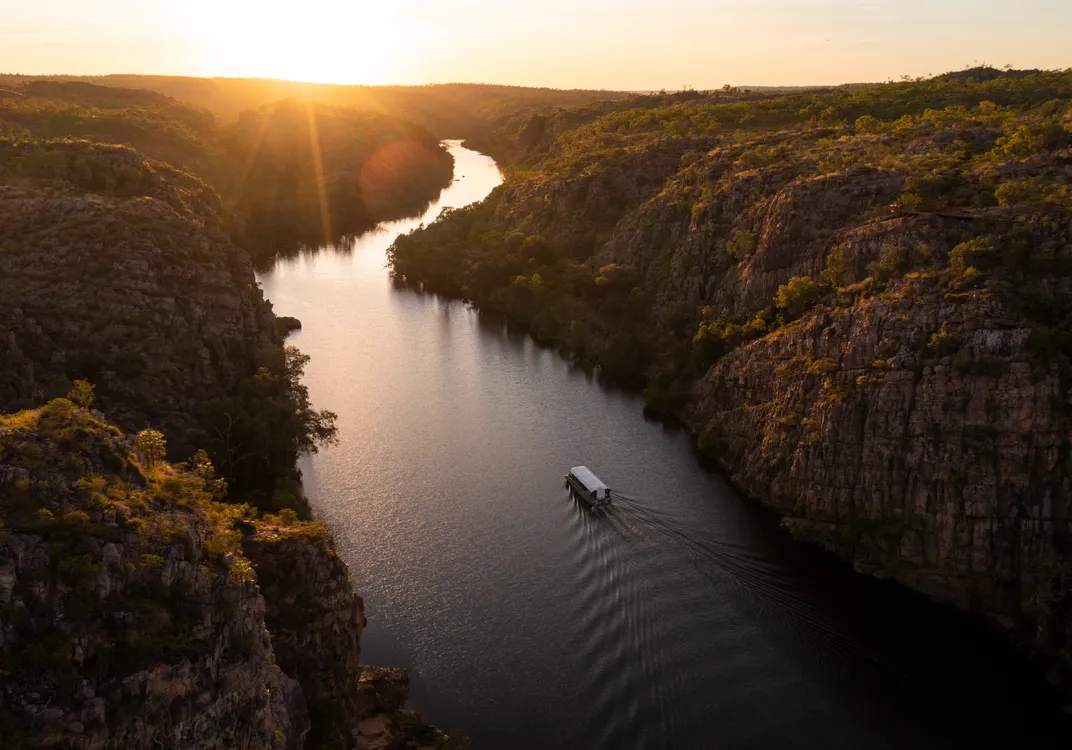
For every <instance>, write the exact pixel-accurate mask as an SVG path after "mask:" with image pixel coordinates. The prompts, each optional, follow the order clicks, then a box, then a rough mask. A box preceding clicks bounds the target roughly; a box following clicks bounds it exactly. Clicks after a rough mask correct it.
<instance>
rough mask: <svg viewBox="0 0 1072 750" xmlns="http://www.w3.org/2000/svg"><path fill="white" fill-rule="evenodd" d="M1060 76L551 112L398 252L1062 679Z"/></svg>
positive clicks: (1067, 285)
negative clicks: (472, 200) (482, 188)
mask: <svg viewBox="0 0 1072 750" xmlns="http://www.w3.org/2000/svg"><path fill="white" fill-rule="evenodd" d="M1070 86H1072V77H1070V76H1069V74H1068V73H1066V72H1052V73H1039V74H1037V75H1034V74H1025V76H1010V77H1008V78H1000V79H999V78H995V77H993V76H989V75H987V76H982V77H980V78H973V77H969V79H965V80H962V79H961V77H958V76H951V77H946V78H944V79H938V80H936V81H933V82H917V83H905V84H903V85H892V86H876V87H872V88H868V89H863V90H860V91H858V92H856V93H853V94H846V93H845V92H816V93H814V94H810V95H806V96H802V97H794V96H788V97H782V98H778V99H772V100H758V99H753V100H750V101H741V102H732V103H720V102H717V101H714V100H709V101H700V102H696V103H688V102H679V103H675V104H673V105H672V106H658V107H654V108H651V109H645V108H642V107H640V108H637V109H634V110H630V111H628V112H620V113H619V112H613V113H607V114H606V115H604V116H603V117H600V118H599V119H595V120H594V121H590V122H586V123H585V124H583V125H582V126H580V127H577V128H575V129H573V130H565V131H556V130H555V128H554V127H553V126H554V122H556V121H558V119H559V118H550V119H549V120H548V124H549V127H550V129H545V130H544V131H543V132H541V133H540V138H539V141H540V146H539V148H538V149H536V150H535V151H533V152H532V153H531V154H529V155H528V156H527V157H526V159H527V161H525V162H523V163H524V165H525V166H526V167H527V171H525V172H523V173H520V172H519V173H516V174H513V175H511V176H510V177H511V179H508V181H507V183H506V184H505V185H504V186H503V187H501V188H499V189H498V190H496V191H495V192H494V193H493V194H492V195H491V196H490V197H489V199H488V200H487V201H486V202H485V203H484V204H482V205H480V206H475V207H471V208H469V209H465V210H463V211H458V212H452V213H451V214H449V215H447V216H445V217H443V218H442V219H441V220H440V221H438V222H436V223H435V224H433V225H431V226H429V227H426V228H424V229H422V230H421V231H419V232H415V233H414V234H412V235H409V236H406V237H400V238H399V239H398V240H397V241H396V243H395V244H394V246H393V247H392V249H391V250H390V257H391V261H392V264H393V268H394V272H395V274H396V276H397V277H399V278H400V279H402V280H404V281H406V282H409V283H414V284H418V285H421V286H423V287H424V288H425V289H427V290H430V291H434V292H437V293H444V294H450V295H456V296H461V297H465V298H467V299H469V300H472V301H473V302H475V303H477V304H479V305H480V306H482V307H484V308H488V309H493V310H496V311H499V312H502V313H505V314H506V315H509V316H510V317H512V318H513V319H515V320H517V321H519V322H520V323H522V324H523V325H525V326H527V327H528V328H529V330H530V331H531V332H532V333H533V335H535V336H536V337H538V338H540V339H541V340H544V341H548V342H552V343H555V344H557V345H558V346H559V347H560V348H561V349H563V350H564V351H566V352H568V353H569V354H570V355H572V356H575V357H577V358H579V359H582V360H585V361H587V362H590V363H593V364H598V365H600V366H601V368H602V370H603V372H604V373H605V374H607V375H609V376H610V377H612V378H614V379H617V380H619V381H624V382H628V383H636V384H641V385H643V386H645V390H644V394H645V398H646V401H647V404H648V406H649V407H650V408H651V409H652V410H653V411H655V412H656V413H658V414H661V415H664V416H669V417H674V418H677V419H680V420H681V421H683V422H685V423H686V424H687V425H689V427H691V428H692V429H693V430H694V431H695V433H696V434H697V436H698V437H699V439H700V445H701V448H702V449H703V451H704V452H705V453H706V454H707V455H708V456H710V457H711V458H712V459H713V460H715V461H717V462H718V463H719V464H720V465H721V466H722V467H723V469H725V471H726V472H727V473H728V474H729V476H730V477H731V478H732V479H733V480H734V482H735V483H736V484H737V485H738V486H739V487H740V488H741V489H742V490H744V491H745V492H746V493H748V494H749V495H751V496H752V497H754V498H756V499H757V500H759V501H761V502H763V503H765V504H767V505H769V506H770V507H772V508H774V509H776V510H777V511H778V512H779V513H781V514H782V515H783V516H785V517H786V519H787V520H786V525H787V526H789V527H790V529H791V530H792V531H793V532H794V533H795V534H796V535H797V536H798V537H799V538H801V539H807V540H811V541H814V542H816V543H818V544H821V545H823V546H824V547H826V548H827V549H829V550H831V551H832V552H834V553H835V554H838V555H840V556H842V557H844V558H845V559H847V560H850V561H852V562H853V564H854V565H855V566H856V567H857V569H859V570H861V571H865V572H869V573H873V574H876V575H881V576H885V577H892V578H896V579H897V580H899V581H901V582H902V583H904V584H906V585H907V586H910V587H911V588H913V589H915V590H917V591H920V592H923V593H925V594H927V595H929V596H932V597H934V598H935V599H938V600H940V601H943V602H946V603H949V604H952V605H955V606H958V607H960V608H962V609H966V610H970V611H973V612H976V613H979V614H980V615H983V616H984V617H986V618H988V619H989V620H990V621H991V622H994V623H997V624H999V625H1000V626H1001V627H1003V628H1006V629H1008V630H1011V631H1015V632H1016V635H1017V637H1019V638H1021V639H1022V642H1024V643H1030V644H1031V647H1032V648H1035V649H1037V650H1038V651H1039V652H1040V653H1043V654H1045V658H1046V661H1047V663H1048V665H1050V666H1052V667H1053V668H1054V670H1053V674H1052V676H1053V677H1054V678H1055V679H1056V680H1059V681H1062V682H1064V683H1065V684H1066V685H1072V659H1069V653H1070V648H1069V644H1070V643H1072V584H1070V582H1072V527H1070V514H1072V506H1070V503H1072V500H1070V498H1072V486H1070V485H1069V480H1068V479H1067V477H1068V476H1069V472H1070V469H1072V465H1070V456H1072V390H1070V388H1072V274H1070V272H1069V269H1070V268H1072V265H1070V261H1072V213H1070V209H1072V203H1070V200H1069V197H1070V193H1069V189H1068V186H1069V184H1072V150H1070V147H1072V109H1069V106H1068V103H1067V92H1068V91H1069V90H1070ZM1013 91H1015V92H1016V98H1015V100H1014V99H1013V98H1011V97H1009V96H1007V94H1010V93H1011V92H1013ZM533 127H534V128H535V127H536V126H533ZM523 132H524V131H523V130H522V129H520V126H519V127H518V128H514V131H513V134H514V135H515V136H519V135H520V134H521V133H523ZM533 135H535V134H534V133H533ZM515 140H516V138H515ZM533 140H535V138H533ZM676 148H680V149H681V150H680V151H675V149H676Z"/></svg>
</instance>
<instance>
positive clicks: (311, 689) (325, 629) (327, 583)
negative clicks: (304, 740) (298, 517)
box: [243, 521, 367, 750]
mask: <svg viewBox="0 0 1072 750" xmlns="http://www.w3.org/2000/svg"><path fill="white" fill-rule="evenodd" d="M243 549H244V550H245V553H246V554H247V555H248V556H249V558H250V559H251V560H252V561H253V565H254V568H255V569H256V571H257V581H258V583H259V584H260V586H261V591H262V592H263V593H264V597H265V599H266V600H267V602H268V610H267V613H266V622H267V625H268V629H269V630H270V631H271V633H272V643H273V646H274V648H275V654H276V660H277V663H278V664H279V666H280V667H282V669H283V671H284V672H286V673H287V674H288V675H290V676H292V677H294V678H295V679H297V680H298V682H299V683H301V686H302V689H303V690H304V692H305V695H306V698H307V700H308V704H309V714H310V717H311V718H312V722H313V729H312V731H311V732H310V735H309V744H308V747H311V748H325V749H328V748H339V749H340V750H345V749H346V748H349V747H352V745H353V735H354V733H355V731H356V727H357V725H358V723H359V722H360V721H361V720H362V719H364V718H365V714H366V712H367V709H366V706H365V705H364V703H363V701H362V700H361V693H360V691H359V685H360V680H361V658H360V657H361V632H362V630H364V627H365V611H364V607H363V605H362V602H361V598H360V597H359V596H357V595H356V594H355V593H354V586H353V581H352V579H351V577H350V571H349V569H348V568H347V567H346V564H345V563H343V561H342V560H340V559H339V557H338V555H337V554H335V549H334V547H333V544H332V540H331V536H330V534H328V532H327V530H326V529H325V528H324V527H323V526H321V525H320V524H304V523H301V522H296V523H292V524H290V525H285V524H280V523H271V522H270V521H258V522H257V523H256V532H255V533H254V534H253V535H250V536H247V537H246V540H245V542H244V543H243Z"/></svg>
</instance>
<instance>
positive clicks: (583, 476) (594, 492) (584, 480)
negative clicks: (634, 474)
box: [566, 466, 610, 505]
mask: <svg viewBox="0 0 1072 750" xmlns="http://www.w3.org/2000/svg"><path fill="white" fill-rule="evenodd" d="M566 481H567V482H569V485H570V487H572V488H573V490H574V491H575V492H576V493H577V494H578V495H580V496H581V497H582V498H584V499H585V500H587V501H588V502H590V503H591V504H592V505H604V504H607V503H609V502H610V488H608V487H607V485H605V484H603V482H601V481H600V479H599V477H597V476H596V475H595V474H593V473H592V472H591V470H590V469H589V468H588V467H587V466H574V467H573V468H572V469H570V470H569V474H567V475H566Z"/></svg>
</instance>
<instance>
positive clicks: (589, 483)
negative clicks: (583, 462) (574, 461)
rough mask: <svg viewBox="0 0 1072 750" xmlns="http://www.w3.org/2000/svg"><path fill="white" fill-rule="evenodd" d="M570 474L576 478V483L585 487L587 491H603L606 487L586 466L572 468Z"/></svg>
mask: <svg viewBox="0 0 1072 750" xmlns="http://www.w3.org/2000/svg"><path fill="white" fill-rule="evenodd" d="M570 474H572V475H573V476H575V477H576V478H577V481H578V482H580V483H581V484H583V485H584V486H585V487H587V488H588V489H589V490H592V491H595V490H605V489H607V485H605V484H603V482H601V481H600V480H599V477H597V476H596V475H595V474H593V473H592V471H591V470H590V469H589V468H588V467H587V466H574V467H573V468H572V469H570Z"/></svg>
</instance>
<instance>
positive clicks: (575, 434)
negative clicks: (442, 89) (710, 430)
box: [262, 144, 1062, 750]
mask: <svg viewBox="0 0 1072 750" xmlns="http://www.w3.org/2000/svg"><path fill="white" fill-rule="evenodd" d="M452 148H453V149H454V153H455V156H456V159H457V164H458V169H459V173H460V174H465V175H466V179H464V180H461V181H459V182H456V183H455V184H454V185H452V186H451V187H450V188H448V189H447V190H446V191H445V192H444V194H443V196H442V202H441V204H439V205H437V206H433V207H431V208H430V209H429V211H428V212H427V213H426V214H425V215H424V216H423V217H420V218H415V219H412V220H408V221H402V222H394V223H392V224H390V225H388V226H386V227H385V228H384V231H383V232H380V233H376V234H374V235H365V236H363V237H361V238H358V239H357V240H356V242H355V243H354V244H353V245H352V246H350V247H349V249H348V251H347V252H343V253H336V252H322V253H316V254H304V255H300V256H297V257H295V258H293V259H290V260H286V261H282V262H280V263H279V264H277V265H276V266H275V268H274V269H273V271H272V272H271V273H267V274H265V275H264V276H263V277H262V280H263V285H264V288H265V291H266V293H267V295H268V296H269V298H271V299H272V301H273V302H274V303H275V305H276V309H277V310H278V311H279V312H280V313H281V314H287V315H295V316H297V317H298V318H300V319H301V320H302V322H303V324H304V327H303V329H302V330H301V331H300V332H299V333H298V334H296V336H295V341H296V343H297V344H298V346H299V347H301V348H302V349H303V350H305V351H306V352H307V353H309V354H310V355H312V362H311V363H310V365H309V368H308V371H307V382H308V385H309V388H310V391H311V394H312V397H313V400H314V402H315V403H316V404H317V406H319V407H323V408H328V409H331V410H333V411H335V412H337V413H338V414H339V423H340V427H341V442H340V445H339V446H338V447H336V448H333V449H331V450H328V451H325V452H323V453H321V454H319V455H317V456H315V457H314V458H312V459H311V460H307V461H305V462H304V463H303V467H302V468H303V471H304V473H305V480H306V488H307V491H308V492H309V494H310V497H311V499H312V501H313V504H314V507H315V509H316V512H317V513H318V515H319V516H320V518H322V519H323V520H324V521H325V522H326V523H327V524H328V525H329V526H330V527H331V528H332V529H333V530H334V531H335V533H336V535H337V539H338V543H339V549H340V553H341V554H342V555H343V557H344V558H345V559H346V561H347V562H348V563H349V564H350V566H351V568H352V569H353V571H354V576H355V581H356V586H357V589H358V591H359V592H360V593H361V594H362V595H363V596H364V598H365V602H366V607H367V610H368V618H369V628H368V630H367V631H366V634H365V637H364V640H363V647H364V657H365V658H366V659H367V660H369V661H370V662H374V663H384V664H394V665H401V666H406V667H409V668H410V669H411V670H412V672H413V680H414V696H415V699H416V702H417V705H418V706H420V707H421V708H423V709H424V710H425V711H426V712H427V714H428V715H429V717H430V718H431V719H432V720H434V721H435V722H437V723H439V724H440V725H442V726H445V727H455V726H460V727H463V728H464V729H465V730H466V732H467V733H469V734H470V735H471V736H472V737H473V739H474V740H475V746H476V747H477V748H478V749H479V748H490V749H492V750H496V749H497V748H507V747H509V748H519V749H524V748H533V749H535V748H540V749H541V750H543V749H544V748H548V747H562V748H585V749H586V750H587V749H600V748H606V749H607V750H611V749H612V748H613V749H614V750H620V749H626V750H627V749H629V748H637V749H640V748H645V749H646V748H662V747H667V748H671V747H672V748H709V747H710V748H737V747H740V748H756V747H758V748H764V747H822V748H854V749H855V748H926V747H934V748H951V747H972V748H986V747H1002V748H1004V747H1049V746H1054V747H1056V746H1060V743H1059V742H1058V739H1055V738H1060V737H1061V735H1060V731H1062V729H1061V727H1059V726H1058V725H1057V723H1056V720H1055V711H1054V708H1053V701H1052V696H1051V695H1050V694H1049V693H1047V692H1046V691H1045V690H1043V689H1042V687H1041V685H1040V682H1039V680H1038V679H1037V674H1036V672H1035V671H1034V670H1033V668H1032V667H1031V666H1030V665H1029V664H1027V663H1026V661H1025V660H1024V659H1023V658H1022V656H1021V655H1019V654H1016V653H1014V652H1012V651H1011V650H1010V649H1009V648H1007V647H1006V645H1005V644H1004V643H1003V642H1002V641H1000V640H998V639H996V638H991V637H989V636H988V635H986V634H985V633H982V632H981V631H980V630H979V629H978V628H977V627H975V626H974V624H972V623H971V622H969V621H968V620H966V619H965V618H962V617H960V616H959V615H958V614H957V613H954V612H950V611H948V610H945V609H942V608H938V607H935V606H932V605H930V604H928V603H927V602H925V601H922V600H921V599H920V598H919V597H916V596H912V595H909V594H908V593H907V592H905V591H903V590H901V589H899V588H898V587H896V586H894V585H892V584H885V583H882V582H879V581H875V580H873V579H868V578H864V577H862V576H857V575H855V574H853V573H852V572H851V571H850V570H849V569H848V568H847V567H845V566H843V565H841V564H838V563H836V562H835V561H833V560H831V559H830V558H828V557H827V556H825V555H824V554H822V553H821V552H819V551H818V550H816V549H814V548H812V547H808V546H805V545H800V544H797V543H796V542H794V541H793V540H792V539H790V538H789V537H788V535H786V534H784V533H783V532H781V531H780V530H779V529H778V527H777V523H776V519H775V518H774V517H773V516H772V515H771V514H770V513H768V512H767V511H765V510H763V509H762V508H760V507H759V506H757V505H756V504H754V503H751V502H748V501H746V500H744V499H742V498H741V497H740V496H739V495H737V494H736V493H735V492H734V491H732V490H731V489H730V488H729V487H728V486H727V485H726V484H725V482H723V481H722V479H721V478H720V477H719V476H718V475H717V474H715V473H713V472H710V471H708V470H706V469H705V468H704V467H703V466H702V465H701V464H700V463H699V462H698V461H697V460H696V456H695V454H694V452H693V448H692V442H691V440H690V439H689V438H688V436H687V435H685V434H684V433H683V432H682V431H680V430H676V429H672V428H667V427H666V426H665V425H663V424H661V423H658V422H654V421H650V420H646V419H644V418H643V417H642V404H641V401H640V399H639V398H637V397H636V396H635V395H632V394H630V393H627V392H624V391H620V390H615V389H612V388H607V387H604V386H603V385H601V384H600V383H599V382H598V378H597V376H596V375H595V373H593V372H592V371H591V370H590V369H588V370H586V369H584V368H583V367H578V366H575V365H573V364H571V363H569V362H568V361H566V360H565V359H563V358H562V357H560V356H559V355H558V354H556V353H555V352H554V351H553V350H552V349H549V348H546V347H541V346H539V345H537V344H536V343H535V342H534V341H533V340H532V339H530V338H528V337H527V336H525V335H523V333H522V332H521V331H519V330H518V329H517V328H516V327H514V326H512V325H510V324H509V323H508V322H507V321H505V320H503V319H501V318H497V317H495V316H489V315H482V314H479V313H477V312H476V311H475V310H473V309H472V308H470V307H468V306H466V305H465V304H463V303H461V302H453V301H449V300H444V299H440V298H437V297H434V296H432V295H428V294H424V293H422V292H420V291H418V290H414V289H410V288H403V287H399V286H397V285H395V284H393V283H392V281H391V279H390V277H389V275H388V273H387V271H386V269H385V268H384V252H385V250H386V248H387V246H388V245H389V244H390V241H391V239H392V238H393V237H394V236H396V235H397V234H398V233H399V232H404V231H409V230H410V229H412V228H414V227H416V226H418V225H419V224H420V223H421V222H422V221H431V220H432V218H434V214H435V213H436V212H437V211H438V210H439V209H440V208H441V207H442V206H443V205H452V206H457V205H464V202H471V200H476V199H478V198H479V197H481V196H482V195H483V194H486V192H488V191H490V189H491V188H492V187H494V186H495V185H497V184H498V182H499V180H500V179H501V178H500V177H499V175H498V172H497V170H496V169H495V167H494V164H493V163H492V162H491V161H490V159H487V158H486V157H482V156H481V155H479V154H475V153H473V152H471V151H466V150H464V149H461V148H459V147H458V145H457V144H454V145H453V147H452ZM577 463H585V464H588V465H589V466H592V467H593V468H594V469H595V470H596V473H598V474H599V475H600V476H601V477H602V478H603V479H604V480H606V481H607V482H608V484H610V485H611V486H612V487H614V488H615V489H616V490H617V492H618V496H617V499H616V503H615V505H614V506H613V507H612V509H611V510H610V512H609V513H606V514H600V515H596V514H593V513H591V512H589V510H588V509H587V508H586V507H584V506H579V505H578V504H577V503H576V501H575V500H574V499H572V497H571V496H570V495H569V493H568V492H567V491H566V489H565V486H564V483H563V477H562V475H563V472H564V471H565V469H566V467H568V466H571V465H575V464H577Z"/></svg>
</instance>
